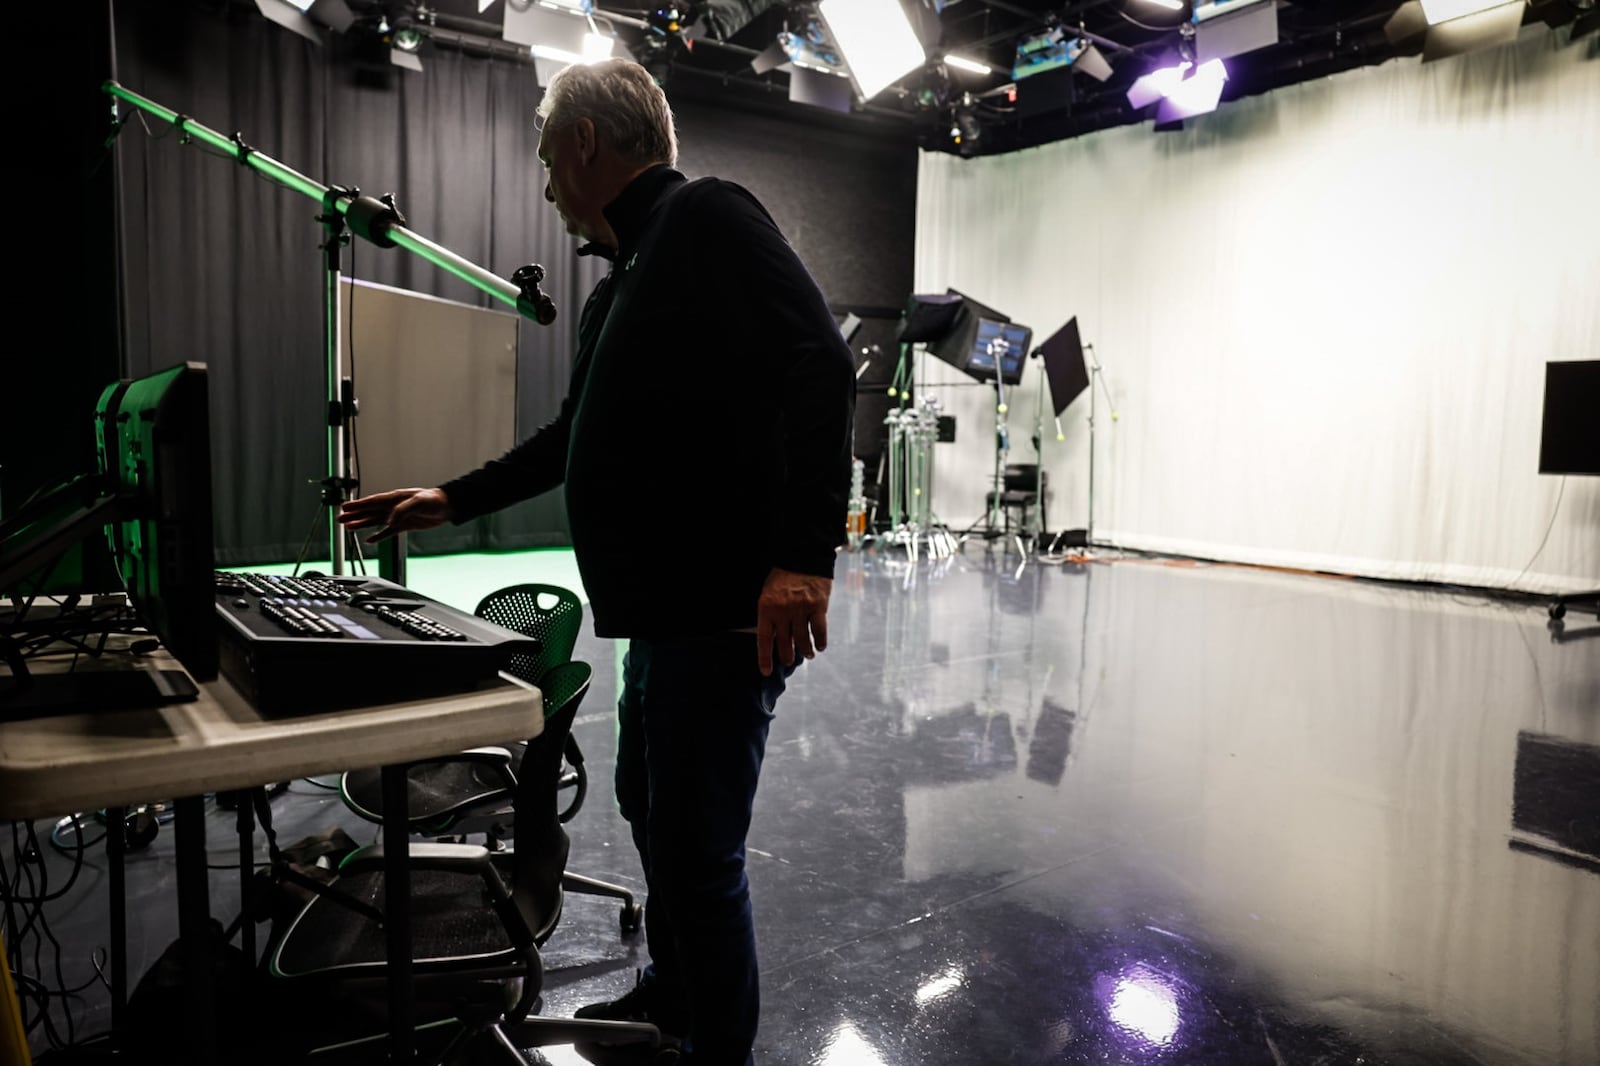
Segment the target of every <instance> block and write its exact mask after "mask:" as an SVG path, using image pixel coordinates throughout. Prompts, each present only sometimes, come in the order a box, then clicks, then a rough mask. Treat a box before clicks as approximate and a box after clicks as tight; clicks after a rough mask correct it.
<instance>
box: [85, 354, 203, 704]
mask: <svg viewBox="0 0 1600 1066" xmlns="http://www.w3.org/2000/svg"><path fill="white" fill-rule="evenodd" d="M96 420H97V425H96V438H97V441H98V443H99V444H100V448H101V452H100V463H101V472H102V474H103V475H104V476H105V477H106V478H107V480H108V482H109V486H110V488H111V491H112V492H113V493H114V494H115V495H116V496H117V497H118V498H119V499H120V500H121V507H120V508H119V510H120V512H121V513H120V515H119V516H118V517H119V518H120V519H121V520H120V521H117V522H113V523H111V524H109V525H108V526H107V528H106V532H107V535H108V536H109V537H110V540H111V554H112V557H113V558H114V559H115V560H116V564H117V571H118V573H120V574H121V576H122V584H123V588H124V589H125V590H126V591H127V593H128V599H129V600H130V601H131V602H132V604H133V607H134V610H135V611H137V612H138V614H139V618H140V619H141V620H142V621H143V622H144V623H145V625H147V626H148V627H149V628H150V630H151V631H152V632H153V633H155V634H156V635H157V636H158V637H160V638H161V641H162V643H163V644H165V645H166V646H167V649H168V650H169V651H170V652H172V654H173V656H174V657H175V658H177V660H178V661H179V662H181V663H182V664H183V665H184V667H185V668H186V669H187V670H188V671H189V673H190V675H191V676H193V677H194V679H195V680H197V681H210V680H212V679H213V678H215V677H216V676H217V654H218V653H217V620H216V603H215V599H214V592H215V578H216V562H215V560H214V558H213V556H212V541H211V419H210V412H209V410H208V394H207V389H206V368H205V365H204V364H203V363H183V364H180V365H178V366H175V367H172V368H170V369H168V370H164V371H161V372H159V373H156V374H151V375H148V376H146V377H142V378H137V379H135V380H133V381H131V382H118V383H116V384H114V385H110V386H108V387H107V388H106V390H105V393H104V394H103V395H102V396H101V400H100V405H99V407H98V409H97V411H96Z"/></svg>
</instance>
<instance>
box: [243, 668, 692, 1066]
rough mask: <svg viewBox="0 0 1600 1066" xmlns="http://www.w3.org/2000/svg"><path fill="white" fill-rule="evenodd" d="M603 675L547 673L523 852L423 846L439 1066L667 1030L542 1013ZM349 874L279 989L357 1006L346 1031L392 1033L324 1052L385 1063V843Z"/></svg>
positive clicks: (415, 894)
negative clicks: (576, 730) (576, 794)
mask: <svg viewBox="0 0 1600 1066" xmlns="http://www.w3.org/2000/svg"><path fill="white" fill-rule="evenodd" d="M590 677H591V670H590V667H589V664H588V663H582V662H573V663H566V664H563V665H560V666H557V667H555V668H553V669H552V670H549V671H547V672H546V674H545V678H544V686H543V692H544V699H545V708H546V714H545V723H544V732H543V733H541V734H540V735H539V736H537V737H535V738H533V739H532V740H531V741H529V742H528V745H527V751H526V754H525V755H524V757H523V759H522V766H521V771H522V772H521V774H520V775H519V776H518V778H517V781H516V784H515V800H514V802H515V807H516V811H517V828H518V832H517V845H518V846H517V847H516V848H515V849H514V850H513V851H510V852H502V853H491V852H490V851H488V850H487V849H486V848H483V847H479V846H477V845H470V844H417V843H414V844H412V845H411V852H410V863H409V864H410V869H411V914H412V951H413V955H414V957H415V961H414V967H415V970H414V974H415V988H416V1001H417V1005H418V1012H417V1016H418V1019H419V1021H420V1023H421V1024H419V1025H418V1031H419V1034H427V1035H429V1036H431V1037H432V1038H433V1040H434V1041H435V1042H438V1041H439V1040H443V1041H444V1045H443V1049H442V1050H440V1051H438V1052H435V1053H434V1054H433V1055H431V1056H430V1060H431V1061H433V1062H437V1063H455V1062H458V1061H464V1060H465V1059H466V1058H467V1057H469V1056H471V1055H473V1054H475V1053H479V1052H493V1053H494V1055H495V1056H496V1057H497V1058H499V1059H502V1060H504V1061H505V1062H507V1063H516V1064H517V1066H526V1060H525V1059H524V1058H523V1057H522V1055H521V1052H520V1051H519V1050H518V1049H519V1048H528V1047H545V1046H548V1045H550V1044H557V1043H571V1042H574V1041H579V1040H582V1041H604V1042H607V1043H637V1044H649V1045H651V1046H659V1043H660V1033H659V1031H658V1030H656V1028H655V1027H654V1026H650V1025H638V1024H628V1023H618V1022H598V1021H591V1020H588V1019H568V1018H543V1017H539V1016H537V1015H534V1014H532V1013H531V1012H532V1011H533V1010H534V1009H535V1005H536V1003H537V1002H538V998H539V992H540V989H541V987H542V984H543V967H542V964H541V962H540V958H539V947H540V945H542V944H543V943H544V942H545V941H546V940H547V939H548V938H549V937H550V935H551V933H552V932H553V931H554V930H555V927H556V924H557V922H558V921H559V920H560V917H561V905H562V875H563V872H564V870H565V867H566V860H567V852H568V848H569V841H568V838H567V834H566V830H564V829H563V828H562V827H561V823H560V821H559V819H558V818H557V817H556V814H557V812H556V779H557V777H558V775H559V774H560V770H561V751H562V746H563V744H564V743H565V740H566V736H567V733H568V731H569V730H570V729H571V727H572V720H573V718H574V716H575V715H576V714H577V711H578V707H579V705H580V704H581V703H582V702H583V697H584V695H585V693H587V692H588V689H589V681H590ZM338 873H339V876H338V878H337V879H336V880H335V881H334V882H333V883H332V884H331V885H330V886H329V887H328V888H327V889H325V890H324V891H323V892H322V893H319V894H318V895H317V896H316V898H314V899H313V900H312V901H311V902H310V903H308V904H306V906H305V907H304V908H303V909H302V910H301V911H300V913H299V914H298V915H297V916H296V917H295V919H294V921H293V922H292V923H291V924H290V926H289V927H288V929H287V931H286V932H285V933H284V935H283V938H282V939H281V940H280V941H279V942H278V944H277V945H276V946H275V948H274V949H273V950H272V951H271V953H270V956H269V973H270V974H271V976H272V978H273V979H274V982H275V983H278V982H282V983H281V984H279V987H278V989H277V990H276V991H279V992H284V991H285V990H289V992H288V993H287V994H290V995H294V994H297V995H299V996H301V997H302V1001H304V1002H315V1003H319V1004H326V1003H330V1002H338V1003H340V1004H341V1006H344V1005H346V1004H351V1005H354V1006H352V1007H351V1013H350V1015H349V1016H348V1017H347V1018H346V1019H343V1020H342V1024H344V1025H352V1024H353V1025H361V1024H363V1022H365V1023H366V1024H367V1025H369V1026H370V1027H371V1028H373V1029H375V1030H379V1031H377V1032H375V1033H374V1034H373V1035H370V1036H365V1037H361V1038H358V1039H355V1040H350V1039H342V1040H337V1042H335V1043H331V1044H330V1045H328V1046H326V1047H323V1048H321V1049H318V1050H320V1051H329V1052H334V1051H336V1053H337V1055H338V1056H340V1057H341V1058H342V1057H343V1056H345V1055H348V1054H351V1053H360V1052H362V1051H367V1052H372V1053H375V1054H379V1055H381V1054H382V1053H383V1051H384V1048H385V1045H386V1041H387V1038H388V1037H387V1022H386V1019H384V1018H383V1017H382V1013H383V1012H382V1011H381V1010H380V1009H379V1008H378V1006H377V1004H376V1003H375V1002H372V1001H371V997H370V996H369V997H368V999H367V1000H365V1001H364V1000H362V999H361V995H362V991H363V989H365V988H367V987H369V986H370V985H371V983H372V982H374V981H381V980H382V978H383V976H384V970H385V949H384V935H385V934H384V930H383V927H382V923H381V921H380V920H379V919H380V917H381V914H382V908H383V854H382V848H381V846H379V845H370V846H368V847H364V848H361V849H358V850H357V851H355V852H352V853H351V854H350V856H349V857H348V858H347V859H345V861H344V862H342V863H341V864H340V866H339V871H338ZM508 878H509V883H508V880H507V879H508ZM340 993H344V995H342V996H341V995H340ZM363 1005H364V1006H365V1007H366V1011H365V1012H363V1011H362V1010H361V1009H360V1007H361V1006H363ZM369 1015H370V1017H369ZM422 1042H423V1041H422V1040H420V1039H419V1044H420V1043H422ZM317 1053H318V1052H317V1051H316V1050H314V1051H313V1052H312V1054H313V1055H316V1054H317ZM472 1061H481V1060H478V1059H473V1060H472Z"/></svg>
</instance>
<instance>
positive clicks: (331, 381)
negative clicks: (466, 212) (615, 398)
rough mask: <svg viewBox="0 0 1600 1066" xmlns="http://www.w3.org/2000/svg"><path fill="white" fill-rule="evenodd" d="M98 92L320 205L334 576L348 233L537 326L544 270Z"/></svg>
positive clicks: (344, 403) (346, 466) (349, 389)
mask: <svg viewBox="0 0 1600 1066" xmlns="http://www.w3.org/2000/svg"><path fill="white" fill-rule="evenodd" d="M101 90H102V91H103V92H105V93H106V94H107V95H109V96H111V97H112V98H113V99H116V100H122V101H124V102H126V103H129V104H131V105H133V106H134V107H137V108H139V109H140V110H142V111H146V112H148V113H149V114H151V115H154V116H155V117H156V118H158V119H160V120H161V121H163V122H168V123H171V124H172V125H173V126H174V127H175V128H176V129H177V130H178V131H179V133H180V134H181V139H180V143H182V144H188V143H191V142H192V141H199V142H201V143H203V144H205V145H207V146H209V147H210V148H212V149H215V150H216V151H219V152H222V153H224V154H226V155H227V156H228V157H230V158H231V159H233V160H235V161H236V162H238V163H239V164H241V165H242V166H247V167H250V168H251V169H252V170H254V171H256V172H258V173H260V174H262V175H264V176H265V177H267V178H270V179H271V180H273V181H275V182H277V183H278V184H279V185H282V186H284V187H285V188H288V189H292V190H294V191H295V192H298V193H300V194H301V195H303V196H308V197H310V198H311V199H313V200H316V201H317V202H318V203H319V204H320V205H321V207H322V214H320V215H318V216H317V221H318V222H319V223H321V224H322V226H323V229H324V241H323V244H322V245H321V250H322V253H323V275H324V279H325V280H324V291H323V319H322V332H323V347H324V360H325V365H326V367H327V384H328V399H327V403H328V408H327V419H328V442H327V450H328V476H327V478H326V479H325V480H323V481H322V483H321V485H322V502H323V503H324V504H325V505H326V506H328V507H329V508H331V509H332V510H333V513H332V514H331V515H330V516H329V522H328V525H329V533H328V548H329V563H330V565H331V569H332V571H333V573H334V574H335V575H338V574H343V573H344V572H345V562H346V550H345V549H346V541H345V534H344V531H343V527H341V526H340V525H339V522H338V513H337V512H338V507H339V505H340V504H341V503H343V502H344V501H345V500H347V499H349V493H350V492H351V490H352V489H353V488H354V487H355V486H354V482H353V481H352V480H351V477H350V454H349V429H350V423H351V420H352V419H354V417H355V415H356V411H357V409H358V404H357V402H356V398H355V394H354V393H355V389H354V383H353V382H352V381H351V380H350V379H349V378H347V377H345V374H344V358H343V347H342V344H341V341H342V337H341V334H340V314H339V312H340V303H341V300H340V297H339V280H340V277H341V263H340V260H341V252H342V249H343V248H344V246H345V245H346V244H348V243H349V240H350V236H349V235H350V233H354V234H355V235H356V236H358V237H361V238H362V239H364V240H367V241H370V242H371V243H373V244H375V245H377V246H378V247H380V248H394V247H400V248H404V249H405V250H406V251H408V252H410V253H412V254H413V255H416V256H419V257H421V258H422V259H425V260H427V261H428V262H430V263H432V264H434V265H435V266H437V267H439V268H441V269H443V270H445V271H447V272H449V273H450V274H453V275H455V276H456V277H458V278H460V279H461V280H462V281H465V282H466V283H467V284H469V285H471V286H473V287H474V288H477V289H479V290H480V291H482V292H486V293H488V294H489V295H490V296H492V297H494V298H495V299H497V300H500V301H501V302H502V303H506V304H509V305H511V306H512V307H514V308H516V310H517V311H518V312H519V313H521V314H523V315H526V316H527V317H528V318H531V319H533V320H534V321H536V322H538V323H539V324H540V325H546V326H547V325H549V324H550V323H551V322H554V321H555V317H556V305H555V301H554V300H552V299H551V298H550V297H549V296H547V295H546V294H545V293H544V292H543V291H542V290H541V289H540V288H539V283H540V282H541V281H543V280H544V268H543V267H541V266H538V265H537V264H533V265H529V266H525V267H523V268H521V269H520V270H518V271H517V272H516V273H515V274H514V275H512V280H511V281H506V280H505V279H504V278H502V277H500V276H499V275H497V274H494V273H492V272H490V271H488V270H485V269H484V268H483V267H480V266H478V265H477V264H475V263H473V262H471V261H470V260H467V259H464V258H462V257H461V256H459V255H457V254H456V253H454V252H452V251H450V250H449V249H448V248H445V247H444V246H442V245H439V244H435V243H434V242H432V241H430V240H428V239H427V238H426V237H423V236H421V235H420V234H417V233H413V232H412V231H411V230H408V229H407V228H406V227H405V219H404V218H403V217H402V216H401V214H400V211H399V209H398V208H396V207H395V203H394V199H393V197H390V196H385V197H383V198H381V199H379V198H374V197H371V196H363V195H362V194H361V190H359V189H355V188H343V187H341V186H337V185H335V186H329V185H323V184H322V183H320V182H317V181H314V180H312V179H311V178H308V177H306V176H305V175H304V174H301V173H300V172H298V171H296V170H294V169H292V168H290V167H288V166H286V165H284V164H283V163H280V162H278V161H277V160H275V159H273V158H272V157H271V156H268V155H266V154H264V153H262V152H258V151H256V150H255V149H254V148H252V147H250V145H248V144H246V143H245V142H244V138H243V136H242V135H241V134H238V133H235V134H234V135H233V136H232V137H226V136H224V135H222V134H221V133H218V132H217V131H216V130H213V129H211V128H209V127H207V126H203V125H201V124H200V123H198V122H195V121H194V120H193V119H191V118H189V117H188V116H187V115H184V114H182V113H180V112H177V111H174V110H172V109H171V108H168V107H163V106H162V105H160V104H158V103H156V102H155V101H153V100H150V99H148V98H146V97H143V96H140V95H139V94H138V93H136V92H133V91H132V90H129V89H126V88H124V87H123V86H121V85H119V84H117V83H116V82H114V81H108V82H106V83H105V84H104V85H102V86H101ZM113 122H114V123H116V124H117V128H119V129H120V126H121V123H120V120H118V119H117V118H116V117H115V116H113ZM397 539H398V538H397Z"/></svg>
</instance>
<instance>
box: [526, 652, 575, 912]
mask: <svg viewBox="0 0 1600 1066" xmlns="http://www.w3.org/2000/svg"><path fill="white" fill-rule="evenodd" d="M593 676H594V671H593V669H592V668H591V667H590V666H589V664H588V663H581V662H567V663H562V664H560V665H558V666H554V667H551V668H550V670H549V671H548V672H546V674H545V676H544V681H543V683H542V684H541V685H540V686H539V687H540V691H541V693H542V694H543V696H544V731H543V732H541V733H540V734H539V735H538V736H536V737H534V738H533V739H531V740H529V741H528V747H527V750H526V751H525V752H524V753H523V756H522V766H521V767H520V768H519V769H518V771H517V792H516V797H515V799H514V800H513V802H514V803H515V805H516V813H517V819H516V821H517V830H516V852H515V857H514V859H513V867H512V869H513V873H512V896H513V897H514V898H515V899H516V901H517V905H518V906H519V907H521V908H522V911H523V914H524V915H525V916H526V917H527V918H528V923H529V927H530V928H533V929H543V928H545V927H546V926H547V925H548V924H549V919H550V918H551V917H552V916H553V915H554V914H555V908H556V906H557V905H558V902H559V900H560V898H561V895H560V889H561V874H562V872H563V871H565V870H566V867H567V848H568V840H567V833H566V830H564V829H562V828H561V821H560V819H559V817H558V816H557V811H556V786H557V784H558V782H559V781H560V779H561V753H562V751H563V750H564V748H565V747H566V743H567V736H568V735H569V734H570V733H571V732H572V720H573V718H575V717H576V716H577V714H578V707H579V705H580V704H582V703H583V697H584V696H585V695H586V694H587V693H588V691H589V682H590V680H591V679H592V677H593Z"/></svg>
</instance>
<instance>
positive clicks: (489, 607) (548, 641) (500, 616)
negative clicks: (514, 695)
mask: <svg viewBox="0 0 1600 1066" xmlns="http://www.w3.org/2000/svg"><path fill="white" fill-rule="evenodd" d="M473 614H476V615H477V616H478V617H479V618H483V619H486V620H488V621H490V622H493V623H494V624H495V625H500V626H505V627H506V628H507V629H514V630H516V631H517V632H518V633H521V634H522V635H524V636H528V637H532V638H533V639H534V640H537V641H538V642H539V644H540V648H539V651H538V653H537V654H534V655H513V656H512V657H511V662H510V664H509V665H508V666H507V667H506V672H507V673H509V674H511V675H513V676H515V677H519V678H521V679H522V680H524V681H526V682H528V684H530V685H537V684H539V683H540V681H541V680H542V679H543V678H544V675H545V673H546V672H547V671H548V670H550V669H551V668H552V667H556V666H560V665H561V664H562V663H566V662H571V661H572V650H573V648H575V647H577V644H578V634H579V633H580V632H582V630H583V601H582V600H580V599H578V597H577V595H575V594H574V593H573V592H572V591H571V590H570V589H564V588H562V587H561V586H559V585H512V586H511V587H509V588H503V589H501V590H500V591H498V592H491V593H489V595H487V596H485V597H484V598H483V602H481V603H479V604H478V607H477V609H476V610H475V611H473ZM547 706H548V703H547Z"/></svg>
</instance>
